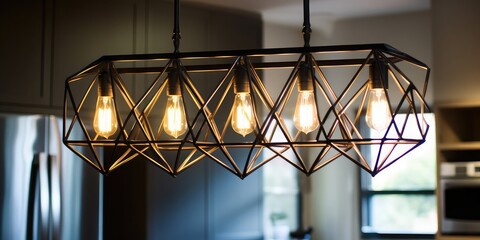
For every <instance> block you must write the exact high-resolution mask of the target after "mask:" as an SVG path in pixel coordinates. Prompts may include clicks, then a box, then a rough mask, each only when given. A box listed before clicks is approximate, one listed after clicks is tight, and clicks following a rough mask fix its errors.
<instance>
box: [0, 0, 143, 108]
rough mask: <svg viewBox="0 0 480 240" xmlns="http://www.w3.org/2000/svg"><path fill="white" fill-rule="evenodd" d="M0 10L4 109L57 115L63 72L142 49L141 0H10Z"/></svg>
mask: <svg viewBox="0 0 480 240" xmlns="http://www.w3.org/2000/svg"><path fill="white" fill-rule="evenodd" d="M0 11H1V14H0V26H1V27H0V31H1V32H0V33H1V36H2V37H1V38H0V55H1V64H0V73H1V88H0V110H1V111H4V112H18V111H20V112H29V113H55V114H59V113H61V111H62V108H63V100H64V99H63V97H64V89H65V80H66V79H67V77H69V76H71V75H73V74H74V73H76V72H78V71H80V70H82V69H83V68H84V67H85V66H87V65H88V64H90V63H92V62H94V61H95V60H97V59H98V58H99V57H101V56H103V55H117V54H133V53H143V52H144V50H145V47H144V45H145V44H144V43H145V21H144V14H145V1H142V0H126V1H120V2H118V1H114V0H107V1H100V2H99V1H94V0H87V1H79V0H76V1H52V0H43V1H32V0H27V1H8V2H5V3H4V4H3V5H2V8H1V10H0ZM124 80H125V82H126V84H127V85H130V86H132V85H134V84H135V82H134V81H133V79H129V78H126V79H124ZM93 104H94V103H89V102H88V103H87V104H86V105H85V106H86V107H87V108H88V106H90V105H93Z"/></svg>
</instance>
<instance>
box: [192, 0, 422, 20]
mask: <svg viewBox="0 0 480 240" xmlns="http://www.w3.org/2000/svg"><path fill="white" fill-rule="evenodd" d="M184 1H185V2H194V3H198V4H205V5H213V6H218V7H227V8H233V9H239V10H244V11H250V12H256V13H260V14H261V15H262V17H263V19H264V20H265V21H269V22H276V23H281V24H287V25H291V24H292V25H297V22H300V23H301V22H302V21H303V12H302V11H303V8H302V6H303V1H302V0H184ZM429 8H430V0H310V13H311V16H312V17H322V16H327V17H329V18H334V19H341V18H352V17H363V16H373V15H385V14H395V13H402V12H413V11H422V10H428V9H429Z"/></svg>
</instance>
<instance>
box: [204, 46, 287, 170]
mask: <svg viewBox="0 0 480 240" xmlns="http://www.w3.org/2000/svg"><path fill="white" fill-rule="evenodd" d="M240 71H244V73H239V72H240ZM241 74H244V75H241ZM240 75H241V76H244V77H245V79H244V81H245V83H243V84H246V85H244V86H243V87H245V86H247V88H248V92H249V97H250V98H251V102H252V106H251V108H252V109H250V110H251V111H252V112H253V114H252V115H250V116H249V118H251V119H252V120H253V122H254V124H253V131H252V132H251V133H249V134H246V135H245V136H242V134H240V133H237V132H235V130H234V129H233V125H232V124H233V123H232V118H233V116H234V111H238V110H236V109H234V108H233V107H232V105H233V99H234V98H235V91H236V90H235V81H237V79H236V78H239V77H240ZM272 106H273V100H272V99H271V97H270V96H269V94H268V93H267V92H266V89H265V87H264V86H263V83H262V81H261V79H260V77H259V74H258V73H257V72H256V70H255V68H254V67H253V65H252V62H251V60H250V59H249V58H248V57H245V56H240V57H237V58H235V59H234V61H233V63H231V65H230V67H229V69H228V71H227V72H226V74H225V75H223V76H222V80H221V81H220V82H219V84H218V85H217V87H216V89H215V91H214V92H213V94H211V96H210V97H209V98H208V99H207V100H206V104H205V106H204V108H203V109H202V110H203V111H202V114H203V115H204V118H203V120H201V121H199V122H197V123H196V124H198V125H201V126H202V127H201V128H200V131H199V132H198V134H197V135H198V136H202V137H200V138H198V139H197V140H196V142H195V144H196V146H197V147H198V148H199V149H200V150H201V151H202V152H203V153H204V154H205V155H207V156H208V157H209V158H211V159H213V160H214V161H215V162H217V163H218V164H220V165H221V166H222V167H224V168H226V169H227V170H229V171H230V172H232V173H234V174H235V175H237V176H238V177H240V178H244V177H246V176H247V175H249V174H251V173H252V172H254V171H255V170H256V169H258V168H259V167H261V166H262V165H264V164H265V163H267V162H268V161H270V160H272V159H273V158H274V157H275V156H277V154H278V152H277V151H281V149H280V150H278V149H273V148H271V147H269V146H268V143H269V142H270V141H271V138H272V136H267V135H262V134H261V131H260V128H261V127H262V126H263V125H264V120H265V117H263V115H262V113H263V112H269V111H271V108H272ZM199 120H200V119H199Z"/></svg>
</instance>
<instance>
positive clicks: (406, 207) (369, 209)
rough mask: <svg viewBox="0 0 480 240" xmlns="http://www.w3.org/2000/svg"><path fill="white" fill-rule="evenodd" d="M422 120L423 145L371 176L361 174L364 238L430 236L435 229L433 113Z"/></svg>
mask: <svg viewBox="0 0 480 240" xmlns="http://www.w3.org/2000/svg"><path fill="white" fill-rule="evenodd" d="M397 117H398V116H397ZM425 119H426V120H427V122H428V123H429V125H430V130H429V133H428V135H427V140H426V141H425V143H424V144H422V145H420V146H419V147H418V148H417V149H415V150H413V151H412V152H410V153H408V154H407V155H406V156H405V157H404V158H402V159H400V160H399V161H397V162H396V163H394V164H393V165H392V166H391V167H388V168H387V169H385V170H384V171H382V172H380V173H379V174H378V175H377V176H375V177H373V178H372V177H371V176H370V175H369V174H368V173H366V172H365V171H362V174H360V175H361V186H362V188H361V189H362V191H361V209H362V228H361V230H362V235H363V237H368V236H376V237H378V236H382V235H416V239H417V238H421V237H422V236H423V237H433V234H434V233H435V232H436V231H437V210H436V209H437V208H436V203H437V202H436V197H435V188H436V177H435V176H436V156H435V151H436V150H435V126H434V125H435V120H434V116H433V114H427V115H426V116H425ZM407 131H408V126H407ZM370 134H371V136H375V135H377V134H378V133H376V132H375V131H374V130H371V131H370ZM371 152H375V151H371ZM372 154H373V153H372ZM371 158H372V157H371Z"/></svg>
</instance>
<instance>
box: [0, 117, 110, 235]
mask: <svg viewBox="0 0 480 240" xmlns="http://www.w3.org/2000/svg"><path fill="white" fill-rule="evenodd" d="M59 126H61V119H60V118H57V117H54V116H45V115H14V114H8V115H6V114H0V216H1V218H0V239H5V240H7V239H69V240H70V239H71V240H75V239H101V238H102V237H101V236H102V232H101V229H102V225H101V223H102V222H103V220H102V214H101V213H102V212H103V211H102V202H103V200H102V189H101V188H102V187H101V186H102V182H101V181H102V178H101V176H99V174H98V173H97V172H96V171H95V170H94V169H92V168H91V167H89V166H87V165H86V164H85V163H84V162H83V161H82V160H80V159H79V158H78V157H76V155H74V154H73V153H71V152H70V151H69V150H68V149H66V148H65V147H64V146H63V144H62V141H61V136H62V134H61V132H60V128H59Z"/></svg>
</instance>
